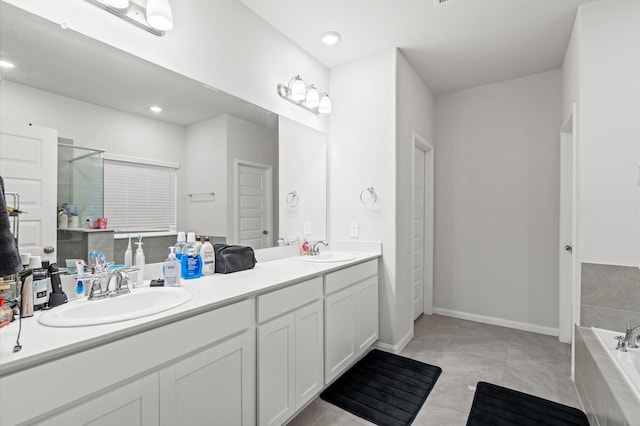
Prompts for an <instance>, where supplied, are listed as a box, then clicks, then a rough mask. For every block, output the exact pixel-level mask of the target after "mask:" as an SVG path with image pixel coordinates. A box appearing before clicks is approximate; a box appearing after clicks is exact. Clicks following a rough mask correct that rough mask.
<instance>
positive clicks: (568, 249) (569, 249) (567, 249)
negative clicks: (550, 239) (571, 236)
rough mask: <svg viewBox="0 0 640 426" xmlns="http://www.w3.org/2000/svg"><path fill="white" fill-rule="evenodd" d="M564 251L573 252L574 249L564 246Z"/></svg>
mask: <svg viewBox="0 0 640 426" xmlns="http://www.w3.org/2000/svg"><path fill="white" fill-rule="evenodd" d="M564 249H565V250H566V251H573V247H571V246H570V245H569V244H567V245H566V246H564Z"/></svg>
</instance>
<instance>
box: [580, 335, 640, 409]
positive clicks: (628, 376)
mask: <svg viewBox="0 0 640 426" xmlns="http://www.w3.org/2000/svg"><path fill="white" fill-rule="evenodd" d="M591 328H592V329H593V332H594V333H595V335H596V336H597V338H598V340H599V341H600V343H601V344H602V346H604V347H605V348H606V352H607V354H608V355H609V356H610V357H611V359H612V360H613V364H614V365H615V366H616V368H617V369H618V371H619V372H620V373H621V374H622V377H623V378H624V379H625V381H626V382H627V384H628V385H629V387H630V388H631V391H632V392H633V394H634V395H635V397H636V399H637V400H638V403H640V348H637V349H629V350H628V352H622V351H619V350H617V349H616V344H617V340H615V337H616V336H620V335H621V334H622V335H624V333H618V332H615V331H609V330H603V329H601V328H595V327H591Z"/></svg>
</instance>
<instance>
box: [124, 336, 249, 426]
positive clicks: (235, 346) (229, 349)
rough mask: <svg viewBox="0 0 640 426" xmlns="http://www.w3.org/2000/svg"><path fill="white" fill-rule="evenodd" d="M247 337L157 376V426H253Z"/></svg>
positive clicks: (214, 348) (196, 356) (187, 359)
mask: <svg viewBox="0 0 640 426" xmlns="http://www.w3.org/2000/svg"><path fill="white" fill-rule="evenodd" d="M249 336H250V334H249V333H248V332H245V333H243V334H241V335H238V336H236V337H233V338H231V339H229V340H226V341H224V342H222V343H219V344H217V345H215V346H212V347H210V348H208V349H205V350H203V351H202V352H199V353H197V354H195V355H192V356H190V357H188V358H185V359H184V360H182V361H179V362H177V363H175V364H174V365H172V366H170V367H167V368H165V369H163V370H161V371H160V425H162V426H174V425H183V424H184V425H214V424H216V425H225V426H233V425H243V426H249V425H253V424H254V422H255V420H254V419H253V416H252V415H251V413H252V408H251V405H252V404H253V396H252V395H253V392H255V387H254V384H253V383H254V380H255V379H254V377H253V376H252V374H250V373H249V372H250V371H251V366H250V363H252V362H254V361H253V360H254V358H253V356H252V354H251V353H250V352H251V344H250V337H249ZM186 419H188V421H186ZM114 424H116V423H114ZM123 424H124V423H123Z"/></svg>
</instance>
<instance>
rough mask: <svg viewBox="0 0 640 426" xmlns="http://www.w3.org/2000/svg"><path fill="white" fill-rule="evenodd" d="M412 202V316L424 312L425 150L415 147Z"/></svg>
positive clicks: (416, 316)
mask: <svg viewBox="0 0 640 426" xmlns="http://www.w3.org/2000/svg"><path fill="white" fill-rule="evenodd" d="M414 161H415V166H414V184H413V191H414V203H413V241H412V242H413V318H414V319H416V318H418V317H419V316H420V315H422V313H423V312H424V299H423V295H424V224H425V221H424V219H425V209H424V207H425V200H424V188H425V185H424V183H425V180H424V177H425V173H424V169H425V152H424V151H423V150H422V149H420V148H418V147H416V148H415V155H414Z"/></svg>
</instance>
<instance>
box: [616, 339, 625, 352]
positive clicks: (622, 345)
mask: <svg viewBox="0 0 640 426" xmlns="http://www.w3.org/2000/svg"><path fill="white" fill-rule="evenodd" d="M614 339H616V340H617V341H618V344H617V345H616V349H617V350H619V351H620V352H627V345H626V343H625V340H626V339H625V337H624V336H616V337H614Z"/></svg>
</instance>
